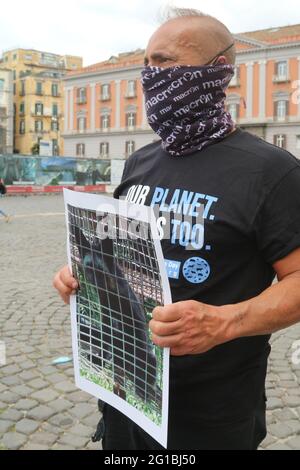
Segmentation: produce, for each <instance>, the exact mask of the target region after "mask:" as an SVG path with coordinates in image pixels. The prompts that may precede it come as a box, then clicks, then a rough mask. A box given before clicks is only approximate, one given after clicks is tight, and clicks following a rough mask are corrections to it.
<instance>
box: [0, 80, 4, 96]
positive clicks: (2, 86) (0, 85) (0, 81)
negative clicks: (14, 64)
mask: <svg viewBox="0 0 300 470" xmlns="http://www.w3.org/2000/svg"><path fill="white" fill-rule="evenodd" d="M4 84H5V81H4V80H3V79H2V78H1V79H0V93H2V92H3V91H4Z"/></svg>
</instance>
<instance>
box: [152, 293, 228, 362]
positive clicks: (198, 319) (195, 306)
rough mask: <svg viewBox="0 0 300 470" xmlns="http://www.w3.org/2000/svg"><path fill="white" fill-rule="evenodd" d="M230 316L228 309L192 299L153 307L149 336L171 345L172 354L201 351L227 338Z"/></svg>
mask: <svg viewBox="0 0 300 470" xmlns="http://www.w3.org/2000/svg"><path fill="white" fill-rule="evenodd" d="M230 319H231V315H230V313H229V311H228V309H226V308H224V307H213V306H210V305H205V304H202V303H200V302H195V301H187V302H178V303H176V304H173V305H168V306H166V307H157V308H156V309H155V310H154V311H153V319H152V320H151V322H150V329H151V331H152V334H153V335H152V340H153V342H154V344H156V345H157V346H159V347H161V348H171V354H172V356H187V355H196V354H202V353H205V352H207V351H209V350H211V349H213V348H214V347H215V346H217V345H219V344H223V343H226V342H228V341H230V339H231V338H230V337H229V333H228V331H229V326H230Z"/></svg>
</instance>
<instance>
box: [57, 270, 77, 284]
mask: <svg viewBox="0 0 300 470" xmlns="http://www.w3.org/2000/svg"><path fill="white" fill-rule="evenodd" d="M60 280H61V281H62V282H63V284H65V285H66V286H68V287H69V288H70V289H78V282H77V281H76V279H75V278H74V277H73V276H72V274H71V272H70V269H69V267H68V266H66V267H65V268H64V269H63V270H62V271H60Z"/></svg>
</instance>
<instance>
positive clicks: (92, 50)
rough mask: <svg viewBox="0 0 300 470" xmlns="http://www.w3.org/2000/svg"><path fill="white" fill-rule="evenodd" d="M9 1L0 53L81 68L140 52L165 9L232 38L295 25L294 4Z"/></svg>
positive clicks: (0, 22)
mask: <svg viewBox="0 0 300 470" xmlns="http://www.w3.org/2000/svg"><path fill="white" fill-rule="evenodd" d="M278 5H279V3H278V2H274V0H263V1H262V0H250V1H248V2H244V1H242V0H48V2H46V1H43V2H42V1H41V0H26V1H24V0H9V1H7V2H5V6H2V8H1V16H0V53H1V52H3V51H6V50H9V49H14V48H18V47H21V48H28V49H37V50H42V51H47V52H53V53H56V54H62V55H64V54H69V55H78V56H82V57H83V60H84V65H85V66H86V65H90V64H93V63H96V62H100V61H102V60H106V59H108V58H109V57H111V56H112V55H117V54H118V53H119V52H127V51H131V50H135V49H138V48H145V47H146V45H147V41H148V39H149V38H150V36H151V35H152V33H153V32H154V31H155V29H156V28H157V27H158V26H159V21H160V18H161V17H162V14H163V11H164V10H165V8H166V7H167V6H177V7H186V8H197V9H199V10H201V11H203V12H204V13H208V14H211V15H213V16H216V17H217V18H218V19H219V20H221V21H223V22H224V23H225V24H226V25H227V26H228V27H229V29H230V30H231V31H232V32H233V33H238V32H245V31H254V30H257V29H264V28H270V27H277V26H284V25H287V24H298V23H300V8H299V0H285V1H284V2H283V3H282V4H281V3H280V5H282V7H278Z"/></svg>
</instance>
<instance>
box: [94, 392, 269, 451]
mask: <svg viewBox="0 0 300 470" xmlns="http://www.w3.org/2000/svg"><path fill="white" fill-rule="evenodd" d="M103 418H104V426H105V432H104V437H103V441H102V444H103V450H163V447H161V446H160V445H159V444H158V443H157V442H156V441H155V440H154V439H152V438H151V437H150V436H149V435H148V434H147V433H145V432H144V431H143V430H142V429H141V428H140V427H138V426H137V425H136V424H134V423H133V422H132V421H130V420H129V419H128V418H126V417H125V416H124V415H123V414H121V413H120V412H119V411H117V410H115V409H114V408H112V407H111V406H109V405H105V407H104V410H103ZM266 434H267V430H266V402H265V397H262V400H261V403H259V405H258V407H257V409H256V410H255V411H254V412H253V414H252V415H251V416H249V417H246V418H243V419H241V420H239V421H235V422H232V423H226V424H222V423H218V424H217V425H216V424H209V423H203V422H198V423H195V422H193V424H189V423H176V422H174V421H173V420H172V418H171V417H170V426H169V442H168V450H257V449H258V447H259V445H260V444H261V442H262V441H263V440H264V439H265V437H266Z"/></svg>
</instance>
